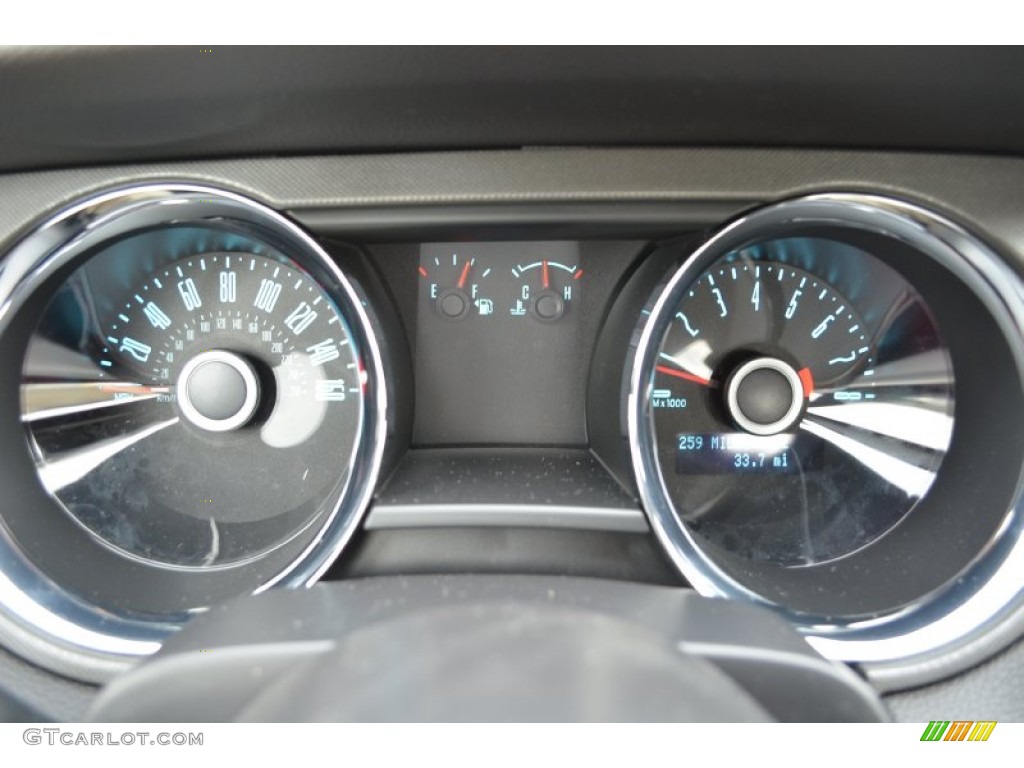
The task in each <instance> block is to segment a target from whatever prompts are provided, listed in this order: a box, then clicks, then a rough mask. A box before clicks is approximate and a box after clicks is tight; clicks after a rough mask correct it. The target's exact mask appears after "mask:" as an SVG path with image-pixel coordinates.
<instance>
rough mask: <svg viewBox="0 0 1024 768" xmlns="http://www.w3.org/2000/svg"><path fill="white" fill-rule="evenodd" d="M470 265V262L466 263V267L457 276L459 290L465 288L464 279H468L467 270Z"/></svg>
mask: <svg viewBox="0 0 1024 768" xmlns="http://www.w3.org/2000/svg"><path fill="white" fill-rule="evenodd" d="M471 265H472V264H471V262H468V261H467V262H466V265H465V266H464V267H463V268H462V274H461V275H459V288H464V287H465V286H466V278H467V277H469V268H470V266H471Z"/></svg>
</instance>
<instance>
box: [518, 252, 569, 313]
mask: <svg viewBox="0 0 1024 768" xmlns="http://www.w3.org/2000/svg"><path fill="white" fill-rule="evenodd" d="M512 275H513V276H514V277H515V278H516V279H518V280H519V281H520V284H519V288H518V290H517V292H516V298H515V300H514V301H513V303H512V307H511V309H510V310H509V314H510V315H512V317H525V316H526V315H527V314H529V315H532V316H533V317H534V318H535V319H536V320H540V321H541V322H544V323H553V322H555V321H556V320H559V319H561V317H562V316H563V315H565V313H566V312H567V311H568V310H569V306H570V304H571V303H572V301H573V300H574V299H575V298H576V296H577V293H578V291H577V287H578V286H577V284H576V281H577V280H579V279H580V278H581V277H583V270H582V269H580V268H579V265H578V264H574V265H571V266H570V265H568V264H563V263H562V262H559V261H550V260H548V259H541V260H540V261H535V262H533V263H530V264H517V265H516V266H515V267H513V268H512Z"/></svg>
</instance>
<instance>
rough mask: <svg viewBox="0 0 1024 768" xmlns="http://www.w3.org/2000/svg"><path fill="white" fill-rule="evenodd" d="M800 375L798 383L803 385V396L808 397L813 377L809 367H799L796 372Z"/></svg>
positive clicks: (812, 388) (811, 388) (812, 384)
mask: <svg viewBox="0 0 1024 768" xmlns="http://www.w3.org/2000/svg"><path fill="white" fill-rule="evenodd" d="M796 375H797V376H799V377H800V383H801V384H803V385H804V397H810V396H811V393H812V392H813V391H814V377H813V376H812V375H811V369H810V368H801V369H800V370H799V371H797V373H796Z"/></svg>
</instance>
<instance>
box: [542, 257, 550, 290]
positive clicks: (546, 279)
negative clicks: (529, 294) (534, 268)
mask: <svg viewBox="0 0 1024 768" xmlns="http://www.w3.org/2000/svg"><path fill="white" fill-rule="evenodd" d="M540 272H541V280H542V282H543V283H544V287H545V288H550V287H551V279H550V276H549V275H548V260H547V259H544V261H542V262H541V263H540Z"/></svg>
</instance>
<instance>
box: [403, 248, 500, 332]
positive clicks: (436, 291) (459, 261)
mask: <svg viewBox="0 0 1024 768" xmlns="http://www.w3.org/2000/svg"><path fill="white" fill-rule="evenodd" d="M419 273H420V278H422V281H423V283H424V284H425V290H426V291H427V295H428V297H429V302H430V303H431V304H432V305H433V307H434V309H435V311H436V312H437V314H439V315H440V316H441V317H443V318H444V319H446V320H462V319H463V318H465V317H467V316H468V315H471V314H473V315H493V314H494V299H493V298H492V297H491V295H490V292H489V291H488V289H487V278H488V276H489V275H490V274H491V268H490V267H486V266H484V265H482V264H478V263H477V260H476V258H475V257H473V256H464V255H461V254H459V253H452V254H451V257H450V258H448V257H446V256H434V257H433V258H431V259H429V260H424V262H423V263H421V264H420V267H419Z"/></svg>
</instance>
